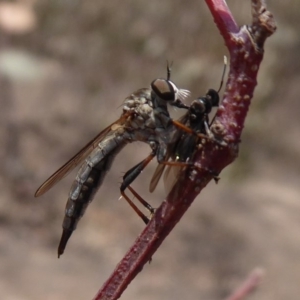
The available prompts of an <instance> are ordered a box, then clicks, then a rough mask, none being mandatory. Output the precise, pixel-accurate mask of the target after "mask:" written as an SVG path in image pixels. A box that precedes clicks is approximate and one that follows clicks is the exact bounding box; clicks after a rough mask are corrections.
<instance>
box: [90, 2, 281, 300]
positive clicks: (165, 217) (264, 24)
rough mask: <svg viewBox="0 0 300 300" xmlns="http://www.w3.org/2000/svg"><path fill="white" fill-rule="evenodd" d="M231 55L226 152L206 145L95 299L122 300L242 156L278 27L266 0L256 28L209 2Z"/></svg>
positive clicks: (219, 124) (224, 112)
mask: <svg viewBox="0 0 300 300" xmlns="http://www.w3.org/2000/svg"><path fill="white" fill-rule="evenodd" d="M206 3H207V5H208V7H209V9H210V11H211V13H212V15H213V17H214V20H215V23H216V24H217V26H218V28H219V30H220V33H221V35H222V36H223V38H224V40H225V44H226V46H227V47H228V50H229V53H230V71H229V77H228V82H227V84H226V90H225V93H224V99H223V101H222V105H221V106H220V108H219V110H218V112H217V117H216V119H215V122H214V124H213V125H212V128H211V130H212V131H213V133H214V134H215V136H216V137H219V138H220V139H222V140H224V141H226V142H227V143H228V146H226V147H223V146H220V145H219V144H217V143H215V142H213V141H207V140H204V141H202V143H201V145H200V146H201V149H199V151H198V152H197V153H196V155H195V166H196V168H192V169H191V170H186V171H185V172H183V174H182V175H181V177H180V178H179V180H178V182H177V184H176V185H175V186H174V188H173V189H172V190H171V192H170V194H169V195H168V196H167V198H166V199H165V200H164V201H163V203H162V204H161V206H160V207H159V208H158V209H157V210H156V212H155V214H154V216H153V218H152V219H151V221H150V222H149V224H148V225H147V226H146V228H145V229H144V230H143V232H142V233H141V234H140V236H139V237H138V238H137V240H136V241H135V243H134V245H133V246H132V247H131V248H130V250H129V251H128V252H127V254H126V255H125V257H124V258H123V259H122V261H121V262H120V263H119V264H118V265H117V267H116V269H115V270H114V272H113V274H112V275H111V277H110V278H109V279H108V280H107V281H106V282H105V284H104V285H103V286H102V288H101V289H100V290H99V292H98V293H97V295H96V296H95V298H94V299H95V300H104V299H105V300H108V299H110V300H114V299H118V298H119V297H120V296H121V294H122V293H123V291H124V290H125V289H126V287H127V285H128V284H129V283H130V282H131V281H132V280H133V279H134V277H135V276H136V275H137V274H138V273H139V272H140V271H141V270H142V268H143V266H144V265H145V264H146V263H147V262H148V261H150V260H151V258H152V256H153V254H154V253H155V251H156V250H157V248H158V247H159V246H160V245H161V243H162V242H163V240H164V239H165V238H166V237H167V236H168V234H169V233H170V231H171V230H172V229H173V228H174V226H175V225H176V224H177V222H179V220H180V219H181V217H182V216H183V214H184V213H185V211H186V210H187V209H188V207H189V206H190V205H191V203H192V202H193V200H194V199H195V197H196V196H197V195H198V194H199V193H200V191H201V190H202V189H203V188H204V187H205V186H206V185H207V183H208V182H209V181H210V180H211V179H212V178H213V175H214V174H219V173H220V172H221V170H222V169H223V168H224V167H226V166H227V165H228V164H230V163H231V162H232V161H233V160H234V159H235V158H236V156H237V153H238V144H239V142H240V136H241V133H242V129H243V126H244V121H245V117H246V114H247V111H248V108H249V105H250V100H251V98H252V96H253V92H254V88H255V86H256V76H257V72H258V69H259V65H260V63H261V61H262V58H263V43H264V41H265V40H266V38H267V37H268V36H269V35H271V34H272V33H273V32H274V31H275V29H276V27H275V24H274V21H273V18H272V15H271V14H270V13H269V12H268V11H266V9H265V5H264V3H263V2H262V1H258V0H252V14H253V24H252V25H251V26H250V27H246V26H243V27H242V28H241V29H240V28H238V26H237V25H236V22H235V21H234V19H233V17H232V15H231V12H230V11H229V9H228V7H227V4H226V2H225V1H223V0H206Z"/></svg>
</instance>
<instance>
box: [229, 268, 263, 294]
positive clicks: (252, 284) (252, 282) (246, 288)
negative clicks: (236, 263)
mask: <svg viewBox="0 0 300 300" xmlns="http://www.w3.org/2000/svg"><path fill="white" fill-rule="evenodd" d="M263 275H264V272H263V270H261V269H255V270H254V271H252V272H251V273H250V274H249V276H248V277H247V278H246V279H245V281H244V282H243V283H242V284H241V285H240V286H239V287H238V288H237V289H236V290H235V291H234V292H233V293H232V294H231V295H230V296H229V297H228V298H226V300H243V299H245V298H246V297H247V296H249V295H250V294H251V293H253V292H254V291H255V290H256V289H257V287H258V286H259V285H260V283H261V281H262V279H263Z"/></svg>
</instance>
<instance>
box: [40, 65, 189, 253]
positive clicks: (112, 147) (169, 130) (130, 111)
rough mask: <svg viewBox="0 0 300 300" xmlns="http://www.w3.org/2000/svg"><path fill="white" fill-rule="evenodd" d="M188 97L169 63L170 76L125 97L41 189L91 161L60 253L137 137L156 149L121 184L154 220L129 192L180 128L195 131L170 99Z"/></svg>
mask: <svg viewBox="0 0 300 300" xmlns="http://www.w3.org/2000/svg"><path fill="white" fill-rule="evenodd" d="M188 95H189V91H187V90H184V89H178V88H177V86H176V85H175V84H174V83H173V82H172V81H171V80H170V68H169V67H168V76H167V79H155V80H154V81H153V82H152V83H151V87H150V88H143V89H140V90H138V91H136V92H134V93H133V94H131V95H130V96H129V97H127V98H126V99H125V100H124V104H123V113H122V115H121V117H120V118H119V119H118V120H117V121H115V122H114V123H112V124H111V125H109V126H108V127H107V128H105V129H104V130H103V131H102V132H100V133H99V134H98V135H97V136H96V137H95V138H94V139H93V140H92V141H90V142H89V143H88V144H87V145H86V146H85V147H84V148H83V149H82V150H81V151H79V152H78V153H77V154H76V155H75V156H74V157H72V158H71V159H70V160H69V161H68V162H67V163H66V164H64V165H63V166H62V167H61V168H60V169H58V170H57V171H56V172H55V173H54V174H53V175H52V176H50V177H49V178H48V179H47V180H46V181H45V182H44V183H43V184H42V185H41V186H40V187H39V188H38V190H37V191H36V193H35V196H36V197H38V196H41V195H43V194H44V193H46V192H47V191H48V190H49V189H51V188H52V187H53V186H54V185H55V184H56V183H58V182H59V181H60V180H61V179H62V178H64V177H65V176H66V175H67V174H68V173H69V172H70V171H72V170H73V169H74V168H75V167H76V166H77V165H79V164H80V163H82V162H83V161H84V160H85V161H84V162H83V164H82V165H81V167H80V169H79V171H78V173H77V176H76V179H75V181H74V182H73V185H72V187H71V190H70V192H69V198H68V201H67V204H66V210H65V217H64V221H63V226H62V227H63V233H62V237H61V240H60V243H59V246H58V257H59V256H60V255H61V254H63V252H64V249H65V247H66V244H67V242H68V240H69V238H70V236H71V234H72V232H73V231H74V230H75V229H76V226H77V223H78V221H79V219H80V218H81V217H82V216H83V214H84V212H85V210H86V208H87V206H88V204H89V203H90V202H91V201H92V199H93V196H94V195H95V193H96V191H97V190H98V189H99V187H100V186H101V184H102V182H103V180H104V177H105V175H106V173H107V171H108V170H109V169H110V167H111V164H112V162H113V160H114V158H115V156H116V155H117V154H118V153H119V152H120V150H121V149H122V148H123V147H124V146H125V145H126V144H128V143H132V142H135V141H142V142H145V143H148V144H149V145H150V147H151V149H152V153H151V154H150V155H149V157H148V160H147V159H146V160H144V161H143V163H142V164H139V165H138V168H137V167H134V168H133V169H130V170H129V171H128V172H126V174H125V175H126V176H124V181H123V183H122V185H121V195H122V196H123V197H124V198H125V199H126V200H127V202H128V203H129V204H130V206H131V207H132V208H133V209H134V210H135V211H136V213H137V214H138V215H139V216H140V217H141V218H142V219H143V220H144V222H145V223H147V222H148V219H147V218H146V217H145V216H144V215H143V214H142V213H141V212H140V211H139V209H138V208H137V207H136V206H135V205H134V204H133V203H132V201H131V200H130V199H129V198H128V197H127V196H126V194H125V193H124V191H125V189H126V188H127V187H129V185H130V184H131V183H132V182H133V181H134V180H135V178H136V177H137V176H138V175H139V174H140V172H141V171H142V169H143V168H144V167H145V166H146V165H147V164H148V162H149V161H150V160H151V159H152V158H153V157H155V156H156V157H157V160H158V162H163V161H166V160H167V149H168V144H169V143H170V141H171V140H172V139H173V136H174V134H175V132H176V131H177V128H178V127H179V128H182V129H184V130H186V131H187V132H191V133H192V134H194V133H193V132H192V130H191V129H189V128H187V127H185V126H184V125H182V124H181V123H179V122H177V121H174V120H172V119H171V118H170V115H169V112H168V109H167V104H168V103H169V104H171V105H173V106H176V107H179V108H188V106H186V105H185V104H184V103H183V102H182V101H183V100H184V99H185V98H186V97H187V96H188Z"/></svg>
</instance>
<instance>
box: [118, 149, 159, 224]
mask: <svg viewBox="0 0 300 300" xmlns="http://www.w3.org/2000/svg"><path fill="white" fill-rule="evenodd" d="M155 155H156V151H153V152H152V153H151V154H150V155H149V156H148V157H146V158H145V159H144V160H143V161H141V162H140V163H138V164H137V165H136V166H134V167H133V168H131V169H130V170H129V171H127V172H126V173H125V175H124V176H123V182H122V184H121V187H120V191H121V195H122V197H124V199H125V200H126V201H127V202H128V204H129V205H130V206H131V208H132V209H133V210H134V211H135V212H136V214H137V215H138V216H139V217H140V218H141V219H142V220H143V222H144V223H145V224H148V222H149V218H148V217H146V216H145V215H144V213H142V212H141V211H140V209H139V208H138V207H137V206H136V205H135V204H134V203H133V202H132V201H131V200H130V198H129V197H128V196H127V195H126V194H125V190H126V189H127V188H128V189H129V190H130V192H131V193H132V194H133V195H134V196H135V197H136V198H137V200H138V201H139V202H140V203H141V204H142V205H143V206H144V207H145V208H146V209H147V210H149V212H150V214H151V215H153V214H154V208H153V207H152V206H151V205H150V204H149V203H148V202H147V201H145V200H144V199H143V198H142V197H141V196H140V195H139V194H138V193H137V192H136V191H135V190H134V189H133V188H132V187H131V186H130V184H131V183H132V182H133V181H134V180H135V179H136V178H137V177H138V176H139V175H140V174H141V172H142V171H143V170H144V169H145V167H146V166H147V165H148V164H149V162H150V161H151V160H152V159H153V158H154V157H155Z"/></svg>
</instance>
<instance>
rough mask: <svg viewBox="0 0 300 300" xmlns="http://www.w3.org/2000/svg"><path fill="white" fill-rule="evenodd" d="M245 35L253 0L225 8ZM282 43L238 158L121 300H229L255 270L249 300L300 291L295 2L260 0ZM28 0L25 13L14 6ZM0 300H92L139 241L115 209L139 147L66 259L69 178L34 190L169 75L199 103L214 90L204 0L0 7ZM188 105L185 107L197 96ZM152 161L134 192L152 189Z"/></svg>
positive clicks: (271, 45)
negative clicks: (132, 100)
mask: <svg viewBox="0 0 300 300" xmlns="http://www.w3.org/2000/svg"><path fill="white" fill-rule="evenodd" d="M228 2H229V5H230V7H232V9H233V12H234V14H235V16H236V18H237V20H238V21H239V23H240V24H243V23H245V22H247V23H249V22H250V1H246V0H244V1H241V0H239V1H233V0H232V1H228ZM268 2H269V8H270V9H271V11H272V12H273V13H274V15H275V16H276V20H277V22H278V31H277V32H276V34H275V35H274V36H272V37H271V38H270V39H269V40H268V41H267V44H266V51H265V53H266V54H265V59H264V61H263V64H262V66H261V69H260V72H259V84H258V87H257V89H256V92H255V99H254V101H253V105H252V106H251V109H250V112H249V117H248V119H247V124H246V128H245V131H244V134H243V137H242V139H243V142H242V144H241V149H240V156H239V158H238V160H237V161H236V162H235V164H234V165H232V166H230V167H229V168H227V169H226V170H225V171H224V172H223V173H222V174H221V175H222V176H221V178H222V179H221V181H220V183H219V184H218V185H215V184H214V183H211V184H210V185H209V186H208V187H207V188H206V190H205V191H204V193H202V194H201V197H200V196H199V197H198V199H197V200H196V201H195V202H194V204H193V205H192V207H191V208H190V210H189V211H188V212H187V213H186V215H185V216H184V218H183V219H182V221H181V222H180V223H179V224H178V226H177V227H176V228H175V230H174V231H173V232H172V234H171V235H170V236H169V237H168V239H167V240H166V241H165V242H164V244H163V245H162V247H161V248H160V249H159V250H158V252H157V254H156V255H155V256H154V257H153V261H152V263H151V264H150V265H147V266H146V267H145V268H144V270H143V272H142V273H141V274H140V275H139V276H138V277H137V278H136V280H134V282H133V283H132V284H131V285H130V286H129V288H128V289H127V290H126V292H125V293H124V295H123V297H122V299H144V300H152V299H172V300H177V299H178V300H179V299H209V300H210V299H212V300H213V299H214V300H215V299H223V298H224V297H225V296H226V295H228V293H229V291H231V290H232V289H233V288H234V287H235V286H236V285H237V284H238V283H239V282H240V281H241V280H242V278H244V277H245V276H246V275H247V274H248V273H249V272H250V271H251V270H252V269H253V268H255V267H257V266H259V267H262V268H264V269H265V272H266V278H265V280H264V282H263V285H262V286H261V288H260V289H259V290H258V292H257V293H256V294H254V295H253V296H252V298H251V299H260V300H271V299H272V300H275V299H276V300H282V299H289V300H297V299H299V295H300V285H299V282H300V233H299V232H300V199H299V194H300V186H299V175H300V163H299V162H300V151H299V149H300V139H299V128H300V117H299V115H300V101H299V95H300V85H299V81H300V72H299V70H300V60H299V52H300V39H299V30H300V26H299V21H298V20H299V17H300V15H299V14H300V13H299V5H300V1H298V0H297V1H296V0H294V1H282V2H279V1H277V3H275V1H270V0H269V1H268ZM20 4H22V6H20ZM0 30H1V32H0V33H1V34H0V45H1V48H0V87H1V88H0V105H1V109H0V122H1V126H0V140H1V148H0V159H1V169H0V176H1V180H0V187H1V196H0V291H1V299H6V300H10V299H13V300H18V299H21V300H26V299H30V300H35V299H61V300H63V299H91V298H92V297H93V296H94V295H95V293H96V291H97V289H98V288H99V287H100V286H101V285H102V283H103V282H104V281H105V279H107V277H108V276H109V274H110V273H111V272H112V270H113V269H114V267H115V265H116V264H117V263H118V261H119V260H120V259H121V257H122V256H123V255H124V253H125V252H126V251H127V249H128V248H129V246H130V245H131V244H132V243H133V241H134V240H135V238H136V236H137V235H138V234H139V233H140V232H141V230H142V229H143V227H144V226H143V224H142V222H141V221H140V220H139V219H138V218H137V217H136V216H135V215H134V214H133V212H132V211H131V210H130V209H129V207H128V205H127V204H126V203H125V202H123V201H117V199H118V197H119V192H118V188H119V183H120V181H121V176H122V174H123V172H124V171H126V170H128V168H129V167H130V166H132V165H134V164H135V163H137V162H138V161H140V160H141V159H142V158H143V157H144V156H145V154H148V153H149V148H148V147H147V146H145V145H141V144H134V145H130V146H128V147H127V148H126V149H125V150H124V151H123V152H122V153H121V154H120V155H119V157H118V158H117V160H116V162H115V164H114V165H113V168H112V170H111V172H110V173H109V174H108V175H107V178H106V180H105V183H104V185H103V187H102V188H101V190H100V192H99V193H98V194H97V195H96V197H95V199H94V202H93V203H92V204H91V206H90V207H89V209H88V210H87V213H86V215H85V217H84V218H83V220H82V221H81V222H80V224H79V227H78V230H77V231H76V232H75V233H74V235H73V236H72V238H71V240H70V242H69V244H68V247H67V249H66V252H65V254H64V255H63V256H62V257H61V259H59V260H58V259H57V257H56V247H57V244H58V241H59V238H60V234H61V222H62V218H63V213H64V207H65V202H66V198H67V195H68V191H69V187H70V185H71V182H72V180H73V178H74V176H75V173H72V175H70V176H69V177H68V178H66V179H65V180H63V181H62V182H61V183H59V184H58V185H57V186H56V187H55V188H54V189H53V190H51V191H50V192H49V193H47V194H46V195H45V196H44V197H42V198H40V199H35V198H33V194H34V192H35V189H36V188H37V187H38V185H39V184H40V183H42V182H43V181H44V180H45V179H46V178H47V177H48V176H49V175H51V173H53V172H54V171H55V170H56V169H57V168H58V167H60V166H61V165H62V164H63V163H64V162H65V161H66V160H68V159H69V158H70V157H71V156H72V155H73V154H74V153H75V152H76V151H77V150H79V149H80V147H81V146H83V145H84V144H85V143H86V142H87V141H89V139H91V138H92V137H93V136H94V135H95V134H96V133H98V132H99V131H100V130H101V129H102V128H104V127H105V126H106V125H107V124H109V123H111V122H112V121H114V120H115V119H116V118H118V116H119V115H120V112H121V111H120V109H118V107H119V106H120V105H121V103H122V100H123V99H124V98H125V97H126V96H127V95H129V94H130V93H131V92H133V91H134V90H136V89H138V88H141V87H147V86H148V85H149V83H150V82H151V81H152V80H153V79H154V78H156V77H162V76H165V72H166V70H165V62H166V59H168V60H170V61H174V64H173V73H172V78H173V80H174V81H175V82H176V83H177V84H178V85H179V86H181V87H183V88H187V89H190V90H191V91H192V94H193V96H194V97H195V96H199V95H203V94H204V93H205V91H206V90H207V89H208V88H209V87H213V88H217V87H218V85H219V80H220V74H221V70H222V57H223V55H224V54H227V51H226V49H225V47H224V46H223V40H222V38H221V37H220V35H219V34H218V31H217V29H216V27H215V25H214V23H213V21H212V17H211V16H210V14H209V12H208V9H207V8H206V6H205V4H204V1H195V0H189V1H158V0H152V1H126V0H123V1H121V0H118V1H117V0H110V1H99V0H98V1H95V0H94V1H92V0H90V1H79V0H72V1H67V0H64V1H58V0H53V1H46V0H39V1H37V0H27V1H25V0H24V1H19V2H14V1H9V2H4V1H2V2H1V3H0ZM191 99H192V98H191ZM154 168H155V163H153V164H152V165H151V167H149V169H148V170H147V171H146V172H144V173H143V174H142V176H140V178H139V179H138V180H137V182H136V183H135V184H134V186H135V188H136V189H137V190H138V191H139V192H140V193H141V194H142V195H143V196H144V197H145V198H146V199H148V201H149V202H150V203H152V204H153V206H158V205H159V203H160V202H161V201H162V199H163V197H164V195H165V192H164V189H163V186H162V185H161V186H160V187H159V188H158V190H157V192H156V193H155V194H154V195H150V194H149V193H147V188H148V182H149V180H150V177H151V173H152V172H153V170H154Z"/></svg>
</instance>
